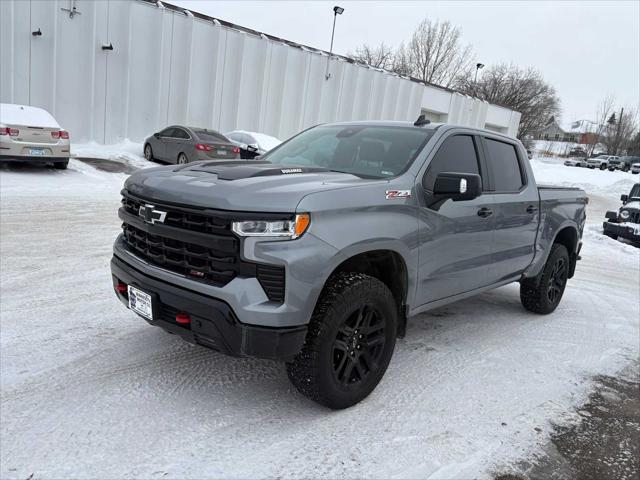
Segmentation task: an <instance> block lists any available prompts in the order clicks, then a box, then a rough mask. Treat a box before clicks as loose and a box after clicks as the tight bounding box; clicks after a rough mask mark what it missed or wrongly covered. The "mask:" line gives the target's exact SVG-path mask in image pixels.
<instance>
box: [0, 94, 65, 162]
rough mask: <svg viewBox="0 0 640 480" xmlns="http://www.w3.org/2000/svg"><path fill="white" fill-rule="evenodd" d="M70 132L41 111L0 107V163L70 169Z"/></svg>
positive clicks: (6, 104) (28, 107)
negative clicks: (43, 164) (45, 164)
mask: <svg viewBox="0 0 640 480" xmlns="http://www.w3.org/2000/svg"><path fill="white" fill-rule="evenodd" d="M70 149H71V147H70V142H69V132H67V131H66V130H64V129H63V128H62V127H60V125H59V124H58V122H57V121H56V119H55V118H53V116H52V115H51V114H50V113H49V112H47V111H46V110H43V109H42V108H38V107H31V106H28V105H14V104H10V103H0V161H12V162H16V161H17V162H25V163H53V166H54V167H55V168H60V169H63V168H67V165H68V164H69V153H70Z"/></svg>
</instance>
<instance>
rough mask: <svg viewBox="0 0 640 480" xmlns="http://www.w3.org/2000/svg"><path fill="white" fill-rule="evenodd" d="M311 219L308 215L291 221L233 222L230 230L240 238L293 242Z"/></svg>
mask: <svg viewBox="0 0 640 480" xmlns="http://www.w3.org/2000/svg"><path fill="white" fill-rule="evenodd" d="M310 222H311V218H310V217H309V214H308V213H301V214H298V215H296V216H295V217H294V218H293V219H291V220H276V221H271V220H244V221H242V222H233V224H232V225H231V230H233V232H235V233H237V234H238V235H240V236H241V237H283V238H288V239H290V240H294V239H296V238H298V237H300V236H301V235H302V234H303V233H304V232H306V231H307V228H308V227H309V223H310Z"/></svg>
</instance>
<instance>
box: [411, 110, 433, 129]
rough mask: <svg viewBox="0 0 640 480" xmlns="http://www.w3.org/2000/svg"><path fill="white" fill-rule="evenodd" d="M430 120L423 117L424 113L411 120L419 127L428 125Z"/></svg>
mask: <svg viewBox="0 0 640 480" xmlns="http://www.w3.org/2000/svg"><path fill="white" fill-rule="evenodd" d="M430 123H431V120H429V119H428V118H427V117H425V115H424V113H423V114H422V115H420V116H419V117H418V119H417V120H416V121H415V122H413V124H414V125H415V126H416V127H421V126H422V125H429V124H430Z"/></svg>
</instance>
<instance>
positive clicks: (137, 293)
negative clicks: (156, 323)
mask: <svg viewBox="0 0 640 480" xmlns="http://www.w3.org/2000/svg"><path fill="white" fill-rule="evenodd" d="M129 308H130V309H131V310H133V311H134V312H136V313H137V314H139V315H142V316H143V317H145V318H148V319H149V320H153V303H152V301H151V295H149V294H148V293H144V292H143V291H142V290H138V289H137V288H136V287H132V286H131V285H129Z"/></svg>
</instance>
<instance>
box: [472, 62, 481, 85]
mask: <svg viewBox="0 0 640 480" xmlns="http://www.w3.org/2000/svg"><path fill="white" fill-rule="evenodd" d="M481 68H484V64H483V63H476V78H475V79H474V80H473V82H474V83H478V70H480V69H481Z"/></svg>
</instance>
